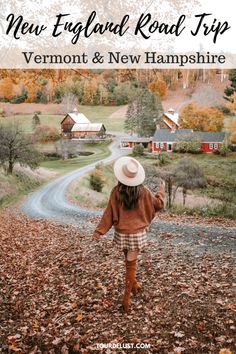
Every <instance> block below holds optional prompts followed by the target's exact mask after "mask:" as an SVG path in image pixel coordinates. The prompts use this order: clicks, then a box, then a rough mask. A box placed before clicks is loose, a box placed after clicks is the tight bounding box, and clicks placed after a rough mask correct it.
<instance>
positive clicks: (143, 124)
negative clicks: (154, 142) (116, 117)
mask: <svg viewBox="0 0 236 354" xmlns="http://www.w3.org/2000/svg"><path fill="white" fill-rule="evenodd" d="M162 113H163V108H162V103H161V99H160V96H159V95H157V94H155V93H152V92H149V91H148V90H146V89H144V90H142V91H140V92H139V95H138V96H137V97H136V98H135V100H134V101H133V102H132V103H130V104H129V106H128V110H127V114H126V120H125V131H127V132H131V134H133V133H136V134H138V135H139V136H147V137H149V136H152V135H153V134H154V132H155V130H156V124H157V123H159V122H160V119H161V115H162Z"/></svg>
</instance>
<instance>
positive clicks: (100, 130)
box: [61, 108, 106, 139]
mask: <svg viewBox="0 0 236 354" xmlns="http://www.w3.org/2000/svg"><path fill="white" fill-rule="evenodd" d="M61 134H62V137H63V138H67V139H76V138H85V137H89V136H90V137H91V136H93V137H94V136H99V137H104V136H105V135H106V128H105V126H104V125H103V124H102V123H91V122H90V121H89V120H88V118H87V117H85V115H84V114H83V113H79V112H78V111H77V109H76V108H75V109H74V111H73V112H72V113H67V115H66V116H65V118H64V119H63V120H62V122H61Z"/></svg>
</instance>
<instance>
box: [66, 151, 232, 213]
mask: <svg viewBox="0 0 236 354" xmlns="http://www.w3.org/2000/svg"><path fill="white" fill-rule="evenodd" d="M164 156H165V163H164V164H163V165H160V163H159V159H158V158H157V157H154V156H143V157H138V159H139V161H140V162H141V163H142V164H143V165H144V166H145V168H146V171H147V173H148V171H150V170H152V169H153V167H155V169H156V171H157V172H158V171H170V170H172V169H174V168H175V167H176V165H177V163H178V161H180V159H182V158H184V157H185V156H186V155H183V154H174V153H172V154H165V155H164ZM188 157H191V158H192V159H193V160H194V161H196V162H197V163H198V164H199V166H200V167H201V169H202V170H203V172H204V174H205V176H206V179H207V181H208V184H207V187H206V188H201V189H197V190H194V192H193V193H194V194H193V195H192V198H194V196H204V197H208V198H211V199H209V201H211V200H217V201H219V204H215V203H208V204H207V205H199V206H198V205H197V206H196V205H195V206H188V207H183V206H182V205H181V204H175V205H173V207H172V209H171V212H174V213H176V214H187V215H198V216H204V217H205V216H224V217H227V218H231V219H236V193H235V190H236V153H231V154H229V156H227V157H221V156H218V155H214V154H200V155H188ZM103 177H104V179H105V186H104V188H103V191H102V193H97V192H94V191H91V188H90V186H89V177H88V176H87V177H84V178H83V179H82V180H80V181H79V182H78V181H77V182H76V181H75V182H74V183H73V184H72V186H71V189H70V191H69V195H70V198H71V199H72V200H74V201H75V202H77V203H80V204H83V205H87V206H88V205H90V206H91V205H93V206H94V207H104V206H105V205H106V202H107V199H108V196H109V192H110V190H111V189H112V187H113V186H114V185H115V183H116V181H115V178H114V175H113V172H112V167H111V166H105V167H103ZM187 199H188V197H187Z"/></svg>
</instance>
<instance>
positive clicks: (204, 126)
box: [179, 103, 224, 132]
mask: <svg viewBox="0 0 236 354" xmlns="http://www.w3.org/2000/svg"><path fill="white" fill-rule="evenodd" d="M179 124H180V126H181V128H192V129H193V130H198V131H202V132H207V131H212V132H216V131H221V130H222V128H223V126H224V116H223V113H222V112H221V111H220V110H219V109H217V108H214V107H199V106H197V104H196V103H190V104H188V105H187V106H185V107H184V109H183V110H182V112H181V116H180V120H179Z"/></svg>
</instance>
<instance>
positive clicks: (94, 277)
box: [0, 212, 236, 354]
mask: <svg viewBox="0 0 236 354" xmlns="http://www.w3.org/2000/svg"><path fill="white" fill-rule="evenodd" d="M94 222H96V220H94ZM89 225H91V224H87V225H79V227H78V228H73V227H71V226H61V225H59V224H56V223H52V222H48V221H35V220H30V219H27V218H26V217H25V216H16V215H14V214H10V213H8V212H4V213H2V214H1V216H0V250H1V252H0V352H2V353H14V352H18V353H31V354H33V353H35V354H36V353H55V354H57V353H63V354H65V353H99V352H101V353H110V352H112V353H138V352H139V350H138V349H137V348H136V349H135V347H134V348H133V349H112V350H109V349H99V348H98V346H97V344H99V343H103V344H108V343H113V344H114V343H119V345H122V343H123V344H124V345H126V346H127V345H128V344H129V343H132V344H133V346H135V345H136V343H143V344H145V343H146V344H148V345H149V346H150V348H149V349H146V350H145V351H144V352H145V353H161V354H162V353H163V354H165V353H221V354H229V353H235V351H236V346H235V341H234V338H235V328H236V327H235V326H236V325H235V318H236V316H235V314H236V304H235V293H234V291H233V288H234V286H235V282H236V280H235V278H234V274H233V272H234V269H235V259H234V258H233V253H232V250H231V248H230V247H228V248H227V247H224V248H223V250H224V252H222V250H220V251H219V252H216V248H214V252H211V247H208V248H207V249H206V250H205V251H204V252H196V253H195V252H193V250H191V247H188V248H185V246H184V243H183V242H182V243H181V242H174V240H175V236H176V235H175V234H174V232H172V231H170V232H159V233H157V232H156V231H155V229H154V230H153V231H152V236H153V237H152V238H150V240H149V246H148V248H147V250H146V252H143V253H142V254H141V255H140V256H139V269H138V278H139V279H140V281H141V283H142V286H143V288H142V291H141V293H140V294H138V295H137V297H136V298H133V299H132V308H131V312H130V314H129V315H126V314H124V313H123V312H122V310H121V299H122V293H123V289H124V261H123V255H122V254H120V253H119V252H118V251H116V250H115V249H114V248H113V246H112V237H109V236H108V237H104V238H103V239H102V240H101V241H100V242H99V243H94V242H91V236H90V234H91V231H92V227H93V226H92V227H91V226H89ZM186 227H187V226H186ZM210 230H211V228H209V232H211V231H210ZM225 230H226V231H227V229H225ZM228 230H229V229H228ZM227 232H228V233H227V235H228V236H227V237H229V238H230V237H231V236H232V229H231V231H227ZM199 237H202V239H203V241H202V242H206V240H207V237H208V235H207V234H204V235H200V236H199ZM217 237H218V236H217ZM221 242H224V238H222V239H221ZM224 349H225V350H224Z"/></svg>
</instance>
